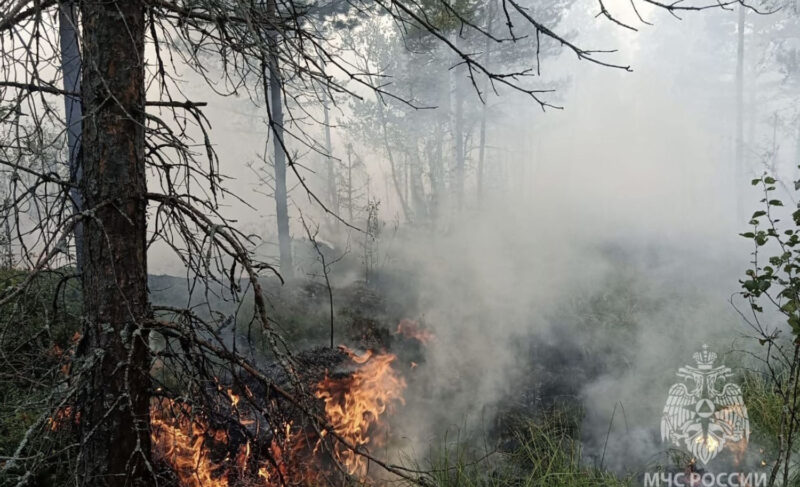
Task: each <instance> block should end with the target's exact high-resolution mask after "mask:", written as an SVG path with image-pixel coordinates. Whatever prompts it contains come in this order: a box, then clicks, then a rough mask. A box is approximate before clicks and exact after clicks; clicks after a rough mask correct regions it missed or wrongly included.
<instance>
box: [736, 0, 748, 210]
mask: <svg viewBox="0 0 800 487" xmlns="http://www.w3.org/2000/svg"><path fill="white" fill-rule="evenodd" d="M746 8H747V7H745V6H744V5H739V23H738V27H737V28H738V42H737V48H736V171H735V172H736V182H735V184H736V205H737V217H743V216H744V207H743V205H744V202H743V201H742V191H743V188H744V186H743V185H744V178H745V176H744V175H745V168H744V28H745V23H744V19H745V12H746V10H745V9H746Z"/></svg>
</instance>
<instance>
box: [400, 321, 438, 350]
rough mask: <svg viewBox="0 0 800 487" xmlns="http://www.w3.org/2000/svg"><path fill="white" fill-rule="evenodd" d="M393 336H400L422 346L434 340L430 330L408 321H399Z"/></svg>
mask: <svg viewBox="0 0 800 487" xmlns="http://www.w3.org/2000/svg"><path fill="white" fill-rule="evenodd" d="M395 334H396V335H402V336H404V337H406V338H412V339H414V340H417V341H419V342H420V343H421V344H423V345H427V344H429V343H430V342H432V341H434V340H435V339H436V335H434V334H433V333H432V332H431V331H430V330H428V329H425V328H422V327H421V326H420V324H419V321H413V320H409V319H403V320H400V323H398V324H397V331H395Z"/></svg>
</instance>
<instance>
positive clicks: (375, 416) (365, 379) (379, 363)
mask: <svg viewBox="0 0 800 487" xmlns="http://www.w3.org/2000/svg"><path fill="white" fill-rule="evenodd" d="M343 349H344V350H345V352H347V353H348V355H350V357H351V359H352V360H353V361H354V362H355V363H357V364H361V367H360V368H359V369H358V370H356V371H355V372H354V373H353V374H351V375H349V376H347V377H344V378H331V377H329V376H327V375H326V377H325V379H323V380H322V381H321V382H320V383H319V384H318V385H317V392H316V394H315V396H316V397H317V398H318V399H322V400H323V401H324V403H325V415H326V416H327V418H328V420H329V421H330V423H331V425H333V431H334V432H335V433H336V434H337V435H339V436H340V437H341V438H343V439H344V440H345V441H347V443H349V444H350V445H352V446H355V447H356V448H360V447H363V446H366V445H369V444H374V445H378V446H380V444H381V441H380V437H379V436H377V435H374V436H370V433H375V431H371V430H374V429H376V428H380V427H382V426H383V425H382V423H381V420H380V419H381V416H382V415H383V414H384V413H385V412H387V410H388V409H389V408H391V407H392V406H393V404H394V403H395V402H400V403H404V402H405V401H404V400H403V391H404V390H405V388H406V381H405V379H404V378H403V377H402V376H400V375H399V374H398V373H397V372H396V371H395V370H394V369H393V368H392V362H394V361H395V359H396V358H397V357H396V356H395V355H393V354H390V353H383V354H378V355H374V354H373V352H372V351H368V352H367V353H365V354H364V355H360V356H359V355H356V354H355V353H354V352H353V351H351V350H349V349H347V348H343ZM334 454H335V456H336V459H337V460H338V461H339V462H341V464H342V465H344V466H345V468H346V469H347V473H349V474H351V475H356V476H358V477H364V476H365V475H366V473H367V462H366V459H365V458H364V457H363V456H361V455H358V454H356V453H355V452H354V451H353V450H351V449H350V448H347V447H346V446H345V445H342V444H341V443H340V442H337V443H335V444H334Z"/></svg>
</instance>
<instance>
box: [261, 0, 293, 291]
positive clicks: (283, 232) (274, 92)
mask: <svg viewBox="0 0 800 487" xmlns="http://www.w3.org/2000/svg"><path fill="white" fill-rule="evenodd" d="M277 14H278V8H277V3H276V1H275V0H268V1H267V15H268V16H269V17H270V18H277ZM274 25H278V23H277V22H274ZM267 36H268V43H269V59H268V60H267V68H268V71H269V89H268V97H269V109H270V122H269V124H270V127H271V128H272V134H273V135H274V138H273V140H272V146H273V149H274V156H273V159H274V163H275V210H276V216H277V219H278V251H279V254H280V270H281V274H283V276H284V277H286V278H289V279H291V278H292V277H294V265H293V264H292V237H291V235H289V203H288V197H287V191H286V148H285V147H284V140H283V98H282V95H283V82H282V80H281V75H280V69H279V64H278V52H277V51H278V39H277V33H276V32H275V31H274V30H270V31H269V32H268V33H267Z"/></svg>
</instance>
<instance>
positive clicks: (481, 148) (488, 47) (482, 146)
mask: <svg viewBox="0 0 800 487" xmlns="http://www.w3.org/2000/svg"><path fill="white" fill-rule="evenodd" d="M488 10H489V11H488V15H487V17H488V18H487V19H486V32H488V33H489V34H491V33H492V24H493V23H494V1H493V0H492V1H490V2H489V7H488ZM492 45H493V42H492V40H491V38H490V37H489V36H486V44H485V45H484V59H483V65H484V66H485V67H486V68H487V69H491V68H490V65H491V61H492ZM483 93H484V95H483V106H482V107H481V128H480V141H479V142H478V168H477V171H478V174H477V175H476V178H477V198H478V207H479V208H480V207H481V204H482V203H483V164H484V160H485V157H486V112H487V111H488V103H489V98H488V97H489V79H488V78H487V79H486V82H485V83H484V84H483Z"/></svg>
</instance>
